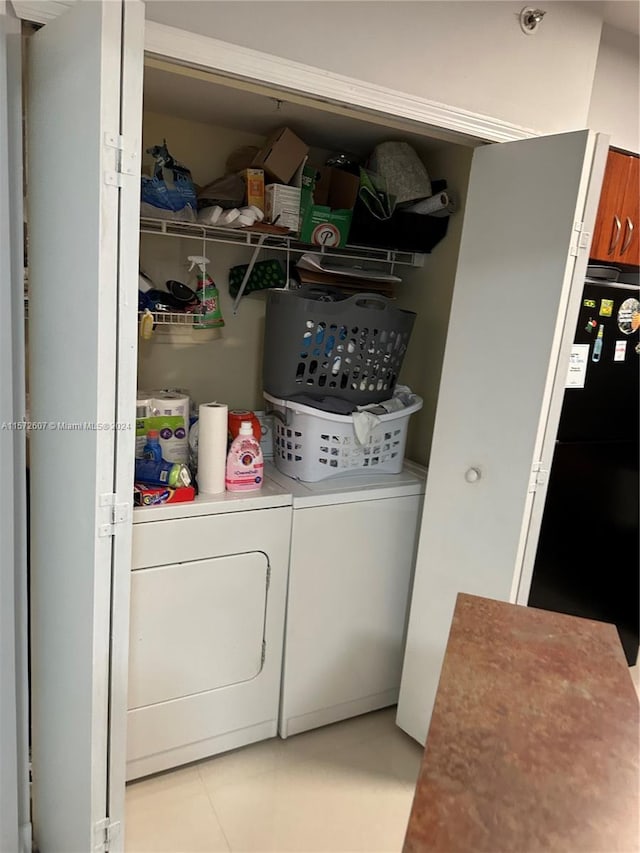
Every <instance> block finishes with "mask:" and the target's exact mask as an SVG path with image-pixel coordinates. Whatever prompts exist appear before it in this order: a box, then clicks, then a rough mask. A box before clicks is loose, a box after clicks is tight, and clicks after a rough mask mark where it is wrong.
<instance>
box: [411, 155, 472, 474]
mask: <svg viewBox="0 0 640 853" xmlns="http://www.w3.org/2000/svg"><path fill="white" fill-rule="evenodd" d="M416 149H417V150H418V152H419V153H420V155H421V157H422V159H423V161H424V163H425V164H426V165H427V169H428V171H429V174H430V176H431V177H432V178H442V179H445V180H446V181H447V185H448V187H449V188H450V189H451V191H452V192H453V193H454V195H455V197H456V199H457V201H458V202H459V207H458V212H457V213H456V214H455V216H452V217H451V218H450V219H449V230H448V231H447V236H446V237H445V238H444V240H442V242H440V243H438V245H437V246H436V247H435V249H434V250H433V252H432V253H431V254H430V255H427V256H426V258H425V262H424V267H422V268H419V269H411V268H410V267H403V268H402V270H401V271H400V270H399V274H400V275H401V276H402V277H403V279H404V281H403V283H402V286H401V287H399V288H398V304H399V305H400V307H401V308H407V309H408V310H410V311H415V312H416V314H417V317H416V321H415V324H414V327H413V334H412V337H411V343H410V344H409V349H408V351H407V356H406V358H405V360H404V363H403V365H402V374H401V377H400V379H401V381H402V382H404V383H405V384H407V385H409V386H411V388H412V389H413V390H414V391H415V392H416V394H419V395H420V396H421V397H422V399H423V400H424V406H423V408H422V409H421V410H420V411H419V412H416V414H415V415H412V416H411V418H410V420H409V431H408V436H407V450H406V455H407V457H408V458H409V459H413V460H414V461H415V462H419V463H420V464H421V465H427V464H428V462H429V453H430V450H431V437H432V434H433V423H434V420H435V416H436V404H437V401H438V388H439V386H440V374H441V372H442V361H443V358H444V347H445V342H446V339H447V329H448V327H449V311H450V309H451V300H452V297H453V285H454V282H455V276H456V264H457V262H458V251H459V249H460V235H461V233H462V222H463V219H464V203H465V197H466V189H467V185H468V183H469V171H470V169H471V158H472V156H473V150H472V149H471V148H464V147H463V146H461V145H453V144H448V145H443V146H442V147H441V148H438V149H437V150H435V151H433V150H429V151H420V147H419V146H416Z"/></svg>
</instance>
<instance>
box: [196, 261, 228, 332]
mask: <svg viewBox="0 0 640 853" xmlns="http://www.w3.org/2000/svg"><path fill="white" fill-rule="evenodd" d="M188 260H189V261H191V266H190V267H189V272H191V271H192V270H193V268H194V267H196V266H197V267H198V273H197V279H198V284H197V287H196V291H197V293H198V296H199V297H200V303H201V304H200V312H199V313H198V312H194V322H193V328H194V329H220V328H221V327H222V326H224V320H223V318H222V311H221V310H220V294H219V293H218V288H217V287H216V286H215V283H214V281H213V279H212V278H211V276H210V275H209V273H208V272H207V264H208V263H209V258H205V257H204V256H203V255H189V258H188Z"/></svg>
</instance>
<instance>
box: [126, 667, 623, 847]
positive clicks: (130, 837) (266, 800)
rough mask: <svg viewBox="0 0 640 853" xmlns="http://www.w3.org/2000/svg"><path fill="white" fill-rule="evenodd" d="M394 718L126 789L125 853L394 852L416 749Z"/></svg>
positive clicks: (278, 744)
mask: <svg viewBox="0 0 640 853" xmlns="http://www.w3.org/2000/svg"><path fill="white" fill-rule="evenodd" d="M630 674H631V677H632V678H633V681H634V684H635V685H636V689H637V690H638V692H639V695H640V668H639V667H637V666H636V667H633V668H632V669H631V671H630ZM394 719H395V708H388V709H386V710H384V711H377V712H376V713H373V714H365V715H364V716H362V717H357V718H356V719H353V720H347V721H345V722H343V723H336V724H335V725H333V726H325V727H324V728H321V729H316V730H315V731H312V732H307V733H305V734H301V735H296V736H295V737H292V738H289V739H288V740H286V741H282V740H280V739H279V738H274V739H273V740H269V741H263V742H262V743H257V744H254V745H252V746H247V747H245V748H244V749H238V750H235V751H234V752H229V753H226V754H224V755H220V756H217V757H216V758H211V759H209V760H208V761H201V762H199V763H197V764H192V765H190V766H188V767H185V768H182V769H179V770H175V771H172V772H168V773H163V774H160V775H158V776H153V777H150V778H148V779H143V780H141V781H140V782H134V783H132V784H130V785H129V786H128V787H127V799H126V832H127V835H126V851H127V853H152V851H153V853H161V851H162V853H203V852H204V851H206V853H218V851H233V853H238V851H247V853H249V851H255V853H267V851H277V853H287V852H288V851H291V853H347V851H348V853H359V852H360V851H363V853H365V851H366V853H387V851H389V853H391V851H393V853H397V851H399V850H401V849H402V841H403V838H404V833H405V830H406V826H407V821H408V818H409V811H410V809H411V802H412V799H413V790H414V786H415V781H416V778H417V775H418V770H419V768H420V761H421V758H422V748H421V747H420V746H419V745H418V744H417V743H415V741H413V740H411V738H409V737H408V736H407V735H405V734H404V732H402V731H401V730H400V729H398V728H397V727H396V725H395V723H394Z"/></svg>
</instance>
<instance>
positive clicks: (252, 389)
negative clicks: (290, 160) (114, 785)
mask: <svg viewBox="0 0 640 853" xmlns="http://www.w3.org/2000/svg"><path fill="white" fill-rule="evenodd" d="M163 138H166V140H167V145H168V147H169V150H170V152H171V153H172V154H173V156H174V157H175V158H176V159H177V160H179V161H180V162H181V163H183V164H184V165H186V166H188V167H189V168H190V169H191V172H192V175H193V179H194V181H196V183H198V184H200V185H205V184H206V183H208V182H210V181H212V180H213V179H214V178H217V177H219V176H220V175H222V174H224V171H225V168H224V164H225V161H226V159H227V156H228V155H229V154H230V153H231V152H232V151H233V150H234V149H235V148H236V147H239V146H242V145H260V144H261V143H262V141H263V137H261V136H256V135H254V134H251V133H244V132H242V131H236V130H228V129H226V128H220V127H212V126H211V125H206V124H201V123H199V122H194V121H187V120H185V119H179V118H173V117H171V116H166V115H160V114H158V113H152V112H145V114H144V121H143V148H149V147H151V146H152V145H155V144H158V143H161V142H162V139H163ZM148 160H149V157H148V155H144V158H143V162H146V161H148ZM203 253H204V254H205V255H206V256H207V257H208V258H209V259H210V260H211V265H210V267H209V268H208V269H209V272H210V273H211V275H212V277H213V279H214V281H215V282H216V285H217V287H218V290H219V292H220V304H221V308H222V314H223V317H224V319H225V323H226V325H225V327H224V329H223V330H222V332H221V333H220V334H218V333H217V332H216V333H214V335H215V338H216V339H214V340H212V339H211V338H212V337H214V335H212V334H211V332H209V331H204V330H203V331H191V332H189V333H188V335H187V336H186V340H185V333H184V332H183V331H182V330H176V328H175V327H171V328H168V329H165V330H164V331H157V332H156V333H155V334H154V336H153V338H152V339H151V341H140V346H139V350H138V387H140V388H144V389H146V390H151V389H153V388H167V387H176V386H178V387H182V388H184V387H186V388H188V389H189V391H190V392H191V394H192V397H193V398H194V399H195V400H197V401H198V402H210V401H212V400H220V401H222V402H225V403H228V404H229V406H230V407H231V408H251V409H261V408H263V400H262V396H261V378H262V376H261V364H262V357H261V354H262V340H263V335H264V304H265V297H264V295H263V294H258V295H256V296H248V297H246V298H245V299H243V300H242V303H241V305H240V310H239V313H238V315H237V316H236V317H234V316H233V314H232V311H231V305H232V300H231V297H230V296H229V293H228V274H229V268H230V267H231V266H233V265H234V264H246V263H248V261H249V258H250V251H249V250H248V249H244V248H239V247H237V246H226V245H222V244H219V243H208V244H207V245H206V246H205V247H203V244H202V243H201V242H200V241H199V240H186V239H181V238H175V237H156V236H147V235H142V237H141V241H140V266H141V268H142V269H144V271H145V272H146V273H148V275H150V276H151V278H152V280H153V281H154V283H156V284H158V285H160V286H162V284H163V283H164V282H165V281H167V280H168V279H178V281H183V282H185V283H189V273H188V272H187V256H188V255H201V254H203ZM265 256H266V255H265ZM279 256H280V257H283V255H282V253H280V255H279ZM198 340H199V341H202V340H204V341H205V343H194V341H198Z"/></svg>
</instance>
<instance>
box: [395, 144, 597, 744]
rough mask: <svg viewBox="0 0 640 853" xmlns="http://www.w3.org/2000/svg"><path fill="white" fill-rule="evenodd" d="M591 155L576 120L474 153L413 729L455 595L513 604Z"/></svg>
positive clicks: (527, 542) (421, 614) (403, 716)
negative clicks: (563, 129) (560, 129)
mask: <svg viewBox="0 0 640 853" xmlns="http://www.w3.org/2000/svg"><path fill="white" fill-rule="evenodd" d="M605 157H606V142H605V141H604V140H602V139H601V138H600V137H598V138H596V137H595V135H594V134H591V133H590V132H589V131H579V132H575V133H568V134H561V135H558V136H549V137H541V138H536V139H530V140H525V141H522V142H513V143H507V144H504V145H488V146H486V147H484V148H478V149H476V150H475V152H474V156H473V162H472V168H471V177H470V183H469V190H468V196H467V204H466V209H465V214H464V225H463V231H462V240H461V245H460V254H459V260H458V268H457V273H456V281H455V288H454V295H453V303H452V307H451V319H450V322H449V331H448V335H447V343H446V349H445V357H444V365H443V370H442V376H441V381H440V392H439V395H438V408H437V412H436V420H435V428H434V435H433V444H432V450H431V458H430V462H429V470H428V475H427V484H426V494H425V504H424V511H423V514H422V523H421V530H420V544H419V548H418V557H417V562H416V574H415V583H414V589H413V595H412V602H411V615H410V622H409V631H408V639H407V647H406V653H405V659H404V668H403V674H402V684H401V688H400V699H399V704H398V724H399V725H400V726H401V727H402V728H403V729H404V730H405V731H407V732H408V733H409V734H411V735H412V736H413V737H414V738H416V740H420V741H424V740H425V737H426V734H427V729H428V726H429V719H430V715H431V709H432V707H433V701H434V698H435V693H436V688H437V684H438V677H439V672H440V667H441V664H442V658H443V655H444V651H445V647H446V643H447V636H448V632H449V626H450V623H451V617H452V614H453V608H454V605H455V600H456V596H457V594H458V593H459V592H467V593H472V594H476V595H482V596H487V597H489V598H495V599H500V600H504V601H512V602H516V601H517V602H523V603H526V601H527V597H528V592H529V583H530V572H531V571H532V565H533V560H534V559H535V551H536V546H537V537H538V532H539V529H540V523H541V515H542V507H543V506H544V498H545V493H546V492H545V486H544V480H543V476H542V472H543V471H544V470H545V469H546V470H549V469H550V466H551V461H552V458H553V448H554V444H555V437H556V433H557V428H558V420H559V417H560V408H561V405H562V397H563V394H564V385H565V381H566V375H567V365H568V361H569V354H570V349H571V343H572V341H573V333H574V330H575V324H576V321H577V316H578V310H579V305H580V297H581V294H582V287H583V283H584V276H585V272H586V266H587V258H588V237H587V233H588V232H591V229H592V227H593V223H594V222H595V214H596V209H597V204H598V197H599V192H600V186H601V183H602V175H603V172H604V163H605ZM576 223H584V231H583V232H581V233H580V234H578V233H577V232H576ZM538 469H540V471H539V470H538ZM472 642H482V638H481V637H478V638H473V640H472Z"/></svg>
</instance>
